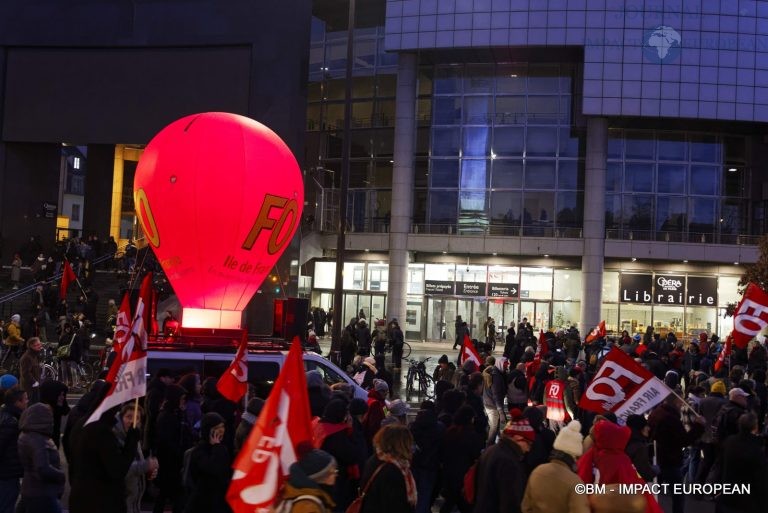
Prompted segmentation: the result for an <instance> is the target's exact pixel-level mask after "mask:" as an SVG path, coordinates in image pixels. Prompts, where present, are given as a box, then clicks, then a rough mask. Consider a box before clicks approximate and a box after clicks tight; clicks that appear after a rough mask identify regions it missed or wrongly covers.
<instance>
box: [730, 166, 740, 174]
mask: <svg viewBox="0 0 768 513" xmlns="http://www.w3.org/2000/svg"><path fill="white" fill-rule="evenodd" d="M736 171H738V169H736V168H735V167H729V168H728V172H729V173H735V172H736Z"/></svg>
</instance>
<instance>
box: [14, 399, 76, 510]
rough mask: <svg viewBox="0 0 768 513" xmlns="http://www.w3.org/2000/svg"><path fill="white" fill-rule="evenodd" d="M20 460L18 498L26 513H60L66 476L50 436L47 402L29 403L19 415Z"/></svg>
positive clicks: (51, 422) (51, 414)
mask: <svg viewBox="0 0 768 513" xmlns="http://www.w3.org/2000/svg"><path fill="white" fill-rule="evenodd" d="M19 429H20V431H21V434H20V435H19V442H18V444H19V460H20V461H21V466H22V467H23V469H24V477H23V478H22V481H21V500H22V501H23V502H24V512H25V513H61V504H60V503H59V499H60V498H61V496H62V494H63V493H64V482H65V481H66V478H65V476H64V471H63V470H61V460H60V458H59V451H58V450H56V446H55V445H54V444H53V440H51V434H52V433H53V412H52V411H51V408H50V407H49V406H48V405H47V404H42V403H37V404H33V405H32V406H29V407H28V408H27V409H26V410H24V412H22V414H21V417H20V418H19Z"/></svg>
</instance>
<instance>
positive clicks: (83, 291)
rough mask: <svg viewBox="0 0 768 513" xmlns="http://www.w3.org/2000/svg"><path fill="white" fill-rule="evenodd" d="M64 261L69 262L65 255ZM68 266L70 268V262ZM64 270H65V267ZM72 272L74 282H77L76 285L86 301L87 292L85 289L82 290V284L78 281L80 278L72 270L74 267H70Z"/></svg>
mask: <svg viewBox="0 0 768 513" xmlns="http://www.w3.org/2000/svg"><path fill="white" fill-rule="evenodd" d="M64 261H65V262H66V263H68V264H69V260H68V259H67V258H66V257H65V258H64ZM69 268H70V269H72V264H69ZM64 272H67V270H66V269H65V270H64ZM72 274H74V275H75V283H77V286H78V287H79V288H80V292H81V293H82V294H83V297H84V298H85V300H86V301H88V294H86V293H85V290H83V285H82V284H81V283H80V279H79V278H78V277H77V273H75V272H74V269H72Z"/></svg>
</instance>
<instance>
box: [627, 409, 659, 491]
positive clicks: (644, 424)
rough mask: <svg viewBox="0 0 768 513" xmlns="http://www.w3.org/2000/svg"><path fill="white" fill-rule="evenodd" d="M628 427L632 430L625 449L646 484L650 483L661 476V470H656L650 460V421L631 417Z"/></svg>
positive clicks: (629, 417)
mask: <svg viewBox="0 0 768 513" xmlns="http://www.w3.org/2000/svg"><path fill="white" fill-rule="evenodd" d="M627 427H628V428H629V429H631V430H632V435H631V436H630V437H629V442H628V443H627V446H626V447H625V448H624V452H626V453H627V456H629V459H630V460H632V464H633V465H634V466H635V468H636V469H637V473H638V474H640V477H642V478H643V480H645V481H646V482H648V483H650V482H651V481H653V480H654V479H655V478H656V476H657V475H658V474H659V469H658V468H654V466H653V465H651V462H650V460H649V459H648V443H649V440H648V435H649V434H650V432H651V428H650V427H648V421H647V420H646V419H645V416H643V415H630V416H628V417H627Z"/></svg>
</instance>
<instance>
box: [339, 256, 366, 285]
mask: <svg viewBox="0 0 768 513" xmlns="http://www.w3.org/2000/svg"><path fill="white" fill-rule="evenodd" d="M343 274H344V290H363V286H364V285H365V264H363V263H357V262H344V271H343Z"/></svg>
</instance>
